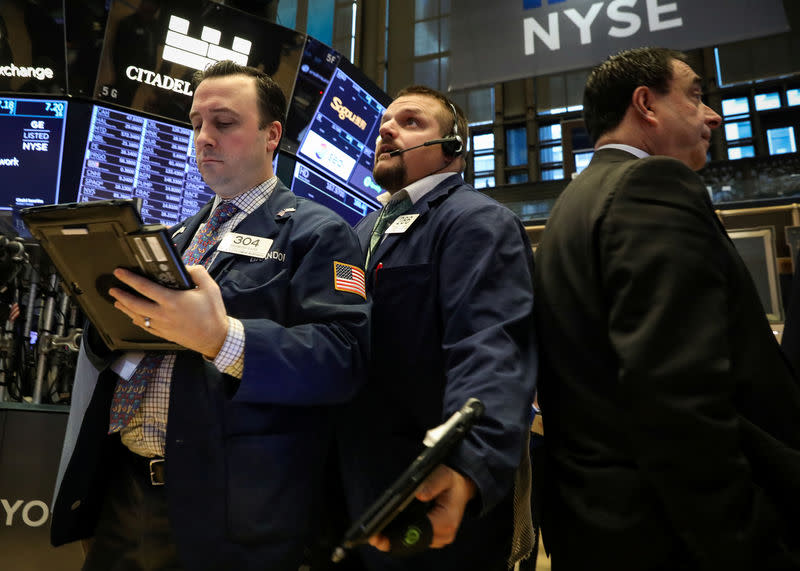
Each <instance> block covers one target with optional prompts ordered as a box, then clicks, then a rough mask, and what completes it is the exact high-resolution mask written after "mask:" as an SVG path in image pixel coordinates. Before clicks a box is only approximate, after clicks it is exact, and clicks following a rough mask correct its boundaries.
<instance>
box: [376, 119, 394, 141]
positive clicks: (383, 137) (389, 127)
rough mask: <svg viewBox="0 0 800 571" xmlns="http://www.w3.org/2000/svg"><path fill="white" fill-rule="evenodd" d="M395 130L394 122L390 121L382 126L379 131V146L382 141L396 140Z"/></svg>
mask: <svg viewBox="0 0 800 571" xmlns="http://www.w3.org/2000/svg"><path fill="white" fill-rule="evenodd" d="M394 136H395V130H394V121H393V120H392V119H389V120H388V121H385V122H384V123H382V124H381V126H380V129H378V141H377V142H378V144H380V142H381V141H389V140H391V139H394Z"/></svg>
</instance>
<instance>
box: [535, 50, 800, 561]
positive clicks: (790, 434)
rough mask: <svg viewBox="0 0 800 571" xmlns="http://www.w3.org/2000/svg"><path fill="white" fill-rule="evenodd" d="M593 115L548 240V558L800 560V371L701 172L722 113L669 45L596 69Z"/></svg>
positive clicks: (541, 275)
mask: <svg viewBox="0 0 800 571" xmlns="http://www.w3.org/2000/svg"><path fill="white" fill-rule="evenodd" d="M584 116H585V120H586V125H587V127H588V129H589V132H590V135H591V136H592V137H593V139H594V141H595V142H596V146H595V155H594V157H593V159H592V162H591V164H590V165H589V166H588V167H587V168H586V170H585V171H584V172H582V173H581V174H580V175H579V176H578V177H577V178H576V179H575V180H574V181H572V182H571V183H570V185H569V186H568V187H567V189H566V190H565V191H564V192H563V194H562V195H561V197H560V198H559V200H558V202H557V204H556V206H555V207H554V208H553V211H552V214H551V216H550V218H549V220H548V222H547V228H546V230H545V232H544V235H543V238H542V241H541V243H540V244H539V247H538V249H537V267H536V281H535V287H536V292H537V300H536V323H537V332H538V335H539V339H540V340H541V341H540V342H541V345H542V348H543V351H542V360H541V371H540V379H541V381H540V388H539V403H540V404H541V408H542V414H543V419H544V428H545V449H546V454H547V461H548V465H547V467H548V470H549V475H548V478H547V480H546V489H545V490H544V493H543V494H542V495H543V497H544V498H545V500H546V501H547V504H546V506H545V513H544V522H543V538H544V542H545V546H546V547H548V548H549V550H550V551H551V553H552V558H553V569H554V570H555V571H570V570H585V569H609V568H613V569H619V570H621V571H624V570H631V571H634V570H635V571H643V570H665V571H666V570H675V569H681V570H706V571H722V570H726V571H730V570H732V569H742V570H744V569H760V570H772V569H800V558H798V555H800V552H799V551H798V533H797V532H798V525H797V508H798V507H800V484H798V482H800V469H799V467H800V423H798V421H797V419H798V417H799V416H800V387H799V386H798V383H797V381H796V379H795V378H794V377H793V375H792V373H791V371H790V369H789V367H788V366H787V364H786V362H785V361H784V359H783V357H782V355H781V351H780V348H779V347H778V344H777V343H776V342H775V339H774V337H773V334H772V331H771V328H770V327H769V324H768V323H767V320H766V317H765V315H764V310H763V307H762V305H761V302H760V300H759V297H758V294H757V292H756V289H755V287H754V285H753V282H752V280H751V278H750V276H749V274H748V271H747V268H746V267H745V265H744V263H743V262H742V261H741V259H740V258H739V256H738V255H737V253H736V250H735V249H734V246H733V245H732V243H731V241H730V240H729V239H728V237H727V235H726V233H725V230H724V228H723V227H722V226H721V224H720V223H719V221H718V220H717V218H716V216H715V214H714V211H713V208H712V205H711V201H710V200H709V196H708V192H707V191H706V189H705V187H704V186H703V183H702V182H701V179H700V178H699V177H698V176H697V175H696V174H695V173H694V172H693V171H694V170H697V169H699V168H701V167H702V166H703V165H704V164H705V161H706V152H707V150H708V145H709V139H710V136H711V130H712V129H714V128H716V127H718V126H719V124H720V117H719V116H718V115H717V114H716V113H715V112H714V111H713V110H711V109H710V108H709V107H707V106H706V105H705V104H704V103H703V101H702V91H701V80H700V78H699V77H698V76H697V75H696V74H695V72H694V71H692V69H691V67H689V65H688V64H687V63H686V58H685V56H684V55H682V54H680V53H678V52H673V51H669V50H664V49H654V48H643V49H636V50H631V51H628V52H623V53H621V54H619V55H616V56H613V57H611V58H609V59H608V60H607V61H606V62H605V63H603V64H602V65H600V66H599V67H598V68H597V69H595V70H594V71H593V72H592V73H591V74H590V76H589V78H588V81H587V84H586V90H585V95H584Z"/></svg>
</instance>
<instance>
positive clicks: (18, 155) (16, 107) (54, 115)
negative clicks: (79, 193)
mask: <svg viewBox="0 0 800 571" xmlns="http://www.w3.org/2000/svg"><path fill="white" fill-rule="evenodd" d="M67 107H68V103H67V101H66V100H64V99H36V98H33V97H29V98H24V97H2V96H0V206H5V207H10V208H13V209H19V208H24V207H27V206H36V205H40V204H50V203H53V202H56V201H57V200H58V189H59V183H60V177H61V152H62V147H63V145H64V132H65V128H64V127H65V120H66V117H67Z"/></svg>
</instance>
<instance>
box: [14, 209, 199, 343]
mask: <svg viewBox="0 0 800 571" xmlns="http://www.w3.org/2000/svg"><path fill="white" fill-rule="evenodd" d="M139 204H140V201H139V200H136V199H132V200H127V199H119V200H99V201H94V202H76V203H68V204H52V205H46V206H34V207H31V208H25V209H23V210H22V211H21V212H20V215H21V217H22V220H23V221H24V222H25V224H26V226H27V227H28V229H29V230H30V232H31V235H32V236H33V237H34V238H36V239H37V240H38V241H39V243H40V244H41V247H42V248H43V249H44V251H45V252H46V253H47V255H48V256H49V257H50V259H51V260H52V262H53V265H54V266H55V268H56V271H57V272H58V273H59V275H60V276H61V279H62V280H63V284H64V288H65V289H66V290H67V292H68V293H69V294H70V295H71V296H72V298H73V299H74V300H75V301H76V302H77V303H78V305H79V306H80V308H81V309H82V310H83V312H84V314H85V315H86V316H87V317H88V318H89V320H90V321H91V322H92V324H93V325H94V326H95V327H96V328H97V331H98V333H99V334H100V336H101V337H102V338H103V340H104V341H105V342H106V344H107V345H108V347H109V348H111V349H122V350H178V349H184V347H181V346H179V345H176V344H174V343H171V342H169V341H165V340H164V339H161V338H160V337H156V336H154V335H152V334H150V333H148V332H147V331H145V330H144V329H142V328H140V327H138V326H136V325H134V324H133V323H132V322H131V319H130V318H129V317H128V316H127V315H125V314H124V313H122V312H121V311H120V310H118V309H116V308H115V307H114V305H113V304H114V298H112V297H111V296H110V295H109V293H108V290H109V288H110V287H112V286H113V287H120V288H123V289H128V288H127V286H125V285H124V284H122V282H120V281H119V280H118V279H117V278H115V277H114V276H113V275H112V272H113V271H114V269H115V268H118V267H122V268H126V269H129V270H131V271H134V272H136V273H138V274H140V275H143V276H145V277H148V278H150V279H152V280H153V281H156V282H158V283H160V284H162V285H164V286H167V287H172V288H176V289H191V288H193V287H194V283H193V282H192V280H191V278H190V277H189V274H188V272H187V271H186V268H185V267H184V265H183V262H182V260H181V256H180V254H178V252H177V251H176V249H175V246H174V244H173V243H172V239H171V237H170V236H169V233H168V231H167V228H166V227H165V226H162V225H160V224H152V225H143V224H142V219H141V216H140V215H139Z"/></svg>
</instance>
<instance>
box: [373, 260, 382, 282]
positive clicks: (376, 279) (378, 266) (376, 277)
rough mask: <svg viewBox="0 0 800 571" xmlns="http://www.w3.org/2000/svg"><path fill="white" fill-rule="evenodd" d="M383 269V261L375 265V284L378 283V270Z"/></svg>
mask: <svg viewBox="0 0 800 571" xmlns="http://www.w3.org/2000/svg"><path fill="white" fill-rule="evenodd" d="M382 269H383V262H378V265H377V266H375V278H374V279H373V280H372V282H373V284H374V285H377V284H378V270H382Z"/></svg>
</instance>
